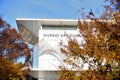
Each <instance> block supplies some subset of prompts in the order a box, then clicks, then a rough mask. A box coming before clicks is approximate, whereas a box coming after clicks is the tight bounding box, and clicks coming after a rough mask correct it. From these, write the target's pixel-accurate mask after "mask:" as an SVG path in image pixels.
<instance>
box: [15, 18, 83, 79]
mask: <svg viewBox="0 0 120 80" xmlns="http://www.w3.org/2000/svg"><path fill="white" fill-rule="evenodd" d="M16 22H17V25H18V29H19V32H20V34H21V35H22V37H23V39H24V40H25V41H26V42H28V43H30V44H32V45H34V46H35V47H37V48H38V50H37V51H36V52H35V53H36V54H34V59H33V60H34V61H33V62H34V63H37V66H34V65H35V64H34V63H33V64H34V65H33V67H32V69H31V70H32V71H31V72H30V73H29V75H30V76H32V77H34V79H36V80H37V79H38V80H57V79H58V73H59V66H66V64H64V63H63V59H64V58H65V56H64V55H63V54H61V52H60V47H61V46H60V44H59V43H60V42H63V43H64V44H67V37H66V36H70V37H71V38H76V39H79V40H81V38H80V34H79V30H78V28H77V23H78V19H25V18H17V19H16ZM68 67H69V66H68Z"/></svg>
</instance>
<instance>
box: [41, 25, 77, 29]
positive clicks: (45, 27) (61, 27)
mask: <svg viewBox="0 0 120 80" xmlns="http://www.w3.org/2000/svg"><path fill="white" fill-rule="evenodd" d="M42 29H43V30H77V26H57V25H56V26H53V25H52V26H51V25H50V26H49V25H43V26H42Z"/></svg>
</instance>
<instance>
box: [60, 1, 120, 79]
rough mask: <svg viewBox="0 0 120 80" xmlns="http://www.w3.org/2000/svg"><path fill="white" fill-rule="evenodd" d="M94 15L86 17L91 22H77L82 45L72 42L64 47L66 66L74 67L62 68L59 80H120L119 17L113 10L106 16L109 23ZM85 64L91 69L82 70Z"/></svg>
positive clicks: (73, 40) (70, 40)
mask: <svg viewBox="0 0 120 80" xmlns="http://www.w3.org/2000/svg"><path fill="white" fill-rule="evenodd" d="M111 4H112V2H111ZM91 11H92V10H91ZM91 14H92V15H91ZM93 15H94V14H93V13H92V12H90V13H89V15H88V16H87V17H89V18H90V19H91V20H90V21H87V20H86V21H79V22H78V28H79V32H80V35H81V37H82V38H83V41H82V44H80V43H79V42H78V41H77V40H76V39H71V38H69V41H68V45H62V48H61V52H62V53H63V54H65V55H66V56H67V58H66V59H65V60H64V62H65V63H66V64H67V65H70V66H72V67H71V68H70V69H68V68H67V67H66V66H65V67H62V68H61V72H60V80H119V79H120V13H119V12H118V11H115V10H113V12H111V13H110V14H109V15H108V14H106V15H104V16H105V17H106V16H107V17H108V18H107V19H110V20H106V18H104V19H105V20H101V19H103V18H99V19H96V18H93V17H91V16H93ZM84 64H87V65H88V69H86V70H83V68H84V66H85V65H84ZM73 77H74V78H73Z"/></svg>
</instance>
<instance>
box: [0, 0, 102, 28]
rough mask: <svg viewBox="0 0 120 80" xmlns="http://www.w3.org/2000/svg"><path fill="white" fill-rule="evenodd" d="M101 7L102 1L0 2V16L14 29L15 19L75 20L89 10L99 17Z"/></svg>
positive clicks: (19, 0) (28, 0)
mask: <svg viewBox="0 0 120 80" xmlns="http://www.w3.org/2000/svg"><path fill="white" fill-rule="evenodd" d="M102 5H103V2H102V0H82V1H80V0H0V15H1V16H2V18H3V19H4V20H6V21H7V22H8V23H10V24H11V25H12V27H15V28H16V27H17V26H16V21H15V20H16V18H63V19H64V18H68V19H76V18H81V16H80V14H81V12H83V14H85V13H87V11H89V10H90V9H93V11H94V12H96V13H97V15H100V13H102V11H103V8H102ZM83 7H85V9H83V10H81V8H83Z"/></svg>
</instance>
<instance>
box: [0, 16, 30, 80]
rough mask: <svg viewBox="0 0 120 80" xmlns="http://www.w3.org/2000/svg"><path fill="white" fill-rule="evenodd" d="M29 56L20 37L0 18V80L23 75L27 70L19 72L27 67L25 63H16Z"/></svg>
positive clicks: (25, 45) (26, 47)
mask: <svg viewBox="0 0 120 80" xmlns="http://www.w3.org/2000/svg"><path fill="white" fill-rule="evenodd" d="M29 56H30V49H29V48H28V46H27V44H25V43H24V42H23V39H22V37H21V36H20V35H19V34H18V32H17V31H16V30H15V29H11V26H10V25H9V24H8V23H7V22H5V21H3V20H2V19H1V18H0V70H1V71H0V80H8V79H13V78H14V79H16V80H18V78H20V76H21V77H22V76H23V74H24V75H25V74H26V73H24V72H26V71H27V70H25V71H24V70H23V71H22V70H21V69H22V68H24V67H27V66H28V65H27V64H28V63H27V61H26V62H25V63H24V64H22V63H17V60H18V59H20V58H21V57H24V58H27V57H29Z"/></svg>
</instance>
